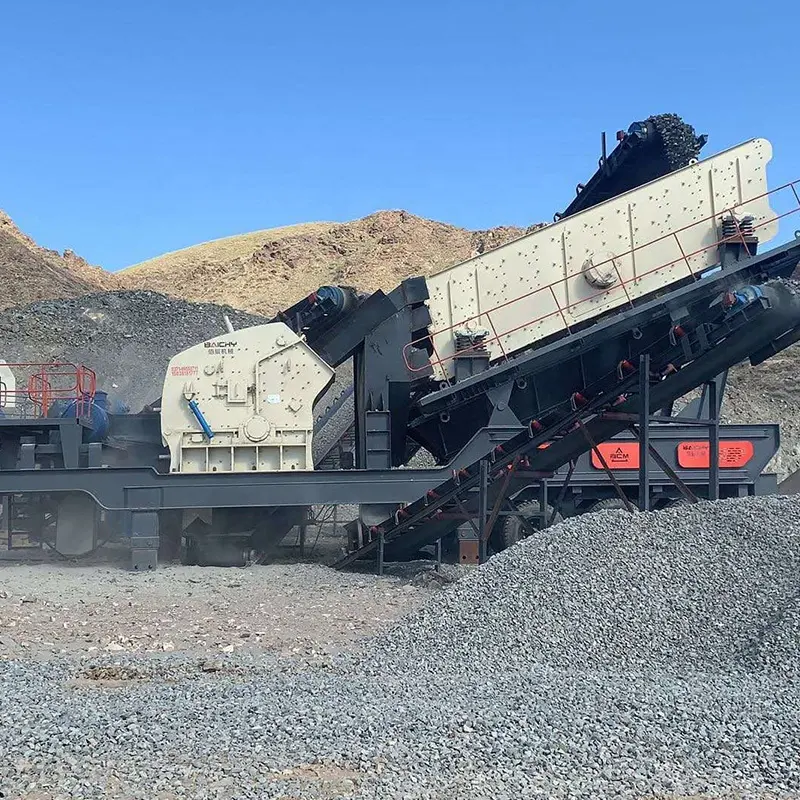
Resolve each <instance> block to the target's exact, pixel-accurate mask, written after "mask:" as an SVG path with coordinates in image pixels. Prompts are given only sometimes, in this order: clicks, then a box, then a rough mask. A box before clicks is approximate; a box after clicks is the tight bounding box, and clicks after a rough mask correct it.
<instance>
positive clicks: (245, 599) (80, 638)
mask: <svg viewBox="0 0 800 800" xmlns="http://www.w3.org/2000/svg"><path fill="white" fill-rule="evenodd" d="M427 583H428V585H429V586H430V585H435V582H427ZM431 591H432V589H431V588H425V587H424V586H420V585H414V584H413V583H411V582H410V580H408V579H406V578H397V577H383V578H379V577H377V576H375V575H361V574H347V573H342V572H336V571H334V570H331V569H329V568H327V567H323V566H319V565H316V564H287V565H270V566H253V567H249V568H244V569H224V568H219V569H215V568H200V567H182V566H167V567H163V568H160V569H159V570H157V571H155V572H152V573H148V574H133V573H130V572H126V571H125V570H124V569H122V568H121V567H120V566H118V565H116V564H94V565H91V566H74V565H68V564H63V565H62V564H26V565H16V564H8V563H6V564H3V565H0V659H2V658H31V659H47V658H48V657H52V656H69V657H78V658H80V657H92V656H94V655H100V654H103V655H108V654H114V653H120V654H123V653H129V652H145V653H148V652H149V653H154V654H155V653H164V652H176V653H177V652H183V653H186V654H191V655H196V656H198V657H199V658H204V659H209V658H211V659H213V658H214V657H215V656H219V657H222V656H223V655H224V654H228V653H241V652H246V651H257V652H271V653H275V654H281V655H288V656H301V657H305V656H314V655H323V654H328V653H333V652H336V651H339V650H341V649H342V648H346V647H347V646H348V644H350V643H352V642H354V641H356V640H358V639H360V638H362V637H365V636H369V635H371V634H373V633H375V632H376V631H378V630H380V629H381V628H383V627H384V626H385V625H387V624H388V623H390V622H391V621H393V620H395V619H397V618H399V617H401V616H403V615H405V614H407V613H409V612H410V611H412V610H414V609H416V608H418V607H419V605H420V604H421V603H422V602H423V600H424V599H425V598H426V597H428V596H429V594H430V592H431Z"/></svg>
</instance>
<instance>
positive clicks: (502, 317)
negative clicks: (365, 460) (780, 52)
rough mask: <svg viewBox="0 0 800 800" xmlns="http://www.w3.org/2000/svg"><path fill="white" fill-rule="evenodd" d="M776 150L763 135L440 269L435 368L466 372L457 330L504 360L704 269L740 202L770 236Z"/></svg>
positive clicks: (432, 302)
mask: <svg viewBox="0 0 800 800" xmlns="http://www.w3.org/2000/svg"><path fill="white" fill-rule="evenodd" d="M771 158H772V146H771V145H770V143H769V142H768V141H766V140H765V139H753V140H751V141H749V142H746V143H745V144H742V145H739V146H738V147H733V148H731V149H729V150H726V151H724V152H722V153H719V154H718V155H715V156H712V157H710V158H708V159H705V160H703V161H700V162H698V163H696V164H693V165H690V166H687V167H684V168H683V169H680V170H677V171H676V172H673V173H670V174H669V175H666V176H665V177H663V178H660V179H658V180H656V181H652V182H651V183H649V184H645V185H644V186H641V187H639V188H638V189H633V190H631V191H629V192H626V193H625V194H622V195H619V196H618V197H615V198H613V199H611V200H608V201H606V202H604V203H601V204H599V205H597V206H594V207H592V208H588V209H586V210H585V211H582V212H580V213H578V214H575V215H574V216H571V217H567V218H566V219H563V220H560V221H559V222H555V223H553V224H552V225H548V226H546V227H544V228H541V229H539V230H536V231H534V232H532V233H530V234H527V235H525V236H522V237H520V238H519V239H516V240H514V241H511V242H509V243H507V244H505V245H503V246H501V247H498V248H497V249H495V250H491V251H489V252H487V253H485V254H483V255H479V256H476V257H474V258H471V259H469V260H468V261H464V262H462V263H461V264H457V265H455V266H453V267H450V268H448V269H445V270H442V271H441V272H438V273H436V274H434V275H433V276H432V277H429V278H428V279H427V285H428V292H429V295H430V299H429V301H428V305H429V308H430V313H431V318H432V321H433V324H432V325H431V327H430V330H431V332H432V333H433V343H434V347H435V350H436V353H435V354H434V356H433V357H432V362H433V367H434V375H435V377H436V378H437V379H439V380H446V379H448V378H450V377H452V376H453V374H454V371H455V370H454V363H453V358H452V357H453V355H454V353H455V352H456V346H455V342H456V333H457V332H467V333H469V332H479V331H485V332H486V344H487V347H488V350H489V355H490V361H496V360H498V359H500V358H502V357H503V356H504V355H508V354H509V353H514V352H517V351H520V350H522V349H524V348H527V347H530V345H531V344H532V343H534V342H536V341H538V340H540V339H544V338H545V337H548V336H551V335H553V334H556V333H559V332H562V331H565V330H567V328H568V327H569V326H571V325H574V324H577V323H580V322H584V321H586V320H589V319H591V318H593V317H598V316H600V315H601V314H604V313H607V312H609V311H612V310H614V309H615V308H620V307H622V306H624V305H625V304H627V303H628V302H630V301H631V300H634V299H636V298H639V297H643V296H646V295H649V294H651V293H653V292H656V291H658V290H659V289H662V288H664V287H667V286H670V285H671V284H674V283H676V282H677V281H679V280H681V279H683V278H686V277H688V276H689V275H690V274H691V275H697V274H698V273H701V272H703V271H704V270H706V269H708V268H709V267H711V266H712V265H714V264H716V263H718V262H719V254H718V252H717V248H716V247H715V244H716V243H717V242H718V241H719V239H720V219H721V217H722V216H723V215H724V214H725V213H726V212H728V213H730V211H731V209H733V213H734V216H735V217H736V218H737V219H739V220H741V219H742V218H743V217H745V216H751V217H753V225H754V227H755V233H756V235H757V236H758V240H759V242H766V241H769V240H770V239H772V238H773V237H774V236H775V235H776V234H777V229H778V226H777V221H775V214H774V213H773V212H772V210H771V208H770V204H769V197H768V196H765V194H766V192H767V181H766V165H767V163H768V162H769V161H770V159H771ZM673 234H674V235H673Z"/></svg>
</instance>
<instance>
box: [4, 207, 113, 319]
mask: <svg viewBox="0 0 800 800" xmlns="http://www.w3.org/2000/svg"><path fill="white" fill-rule="evenodd" d="M0 282H2V286H3V291H2V293H0V308H9V307H10V306H17V305H22V304H25V303H31V302H34V301H36V300H45V299H50V298H60V297H77V296H79V295H82V294H86V293H87V292H96V291H98V290H104V289H111V288H113V287H114V285H115V284H116V278H115V276H114V275H112V274H111V273H109V272H106V271H105V270H103V269H100V267H93V266H91V265H90V264H89V263H88V262H86V261H84V259H82V258H81V257H80V256H77V255H76V254H75V253H73V252H72V251H71V250H67V251H65V252H64V253H63V254H62V253H57V252H56V251H55V250H46V249H45V248H43V247H39V245H37V244H36V242H34V241H33V239H31V238H30V236H27V235H26V234H24V233H23V232H22V231H21V230H20V229H19V228H18V227H17V226H16V225H15V224H14V223H13V221H12V220H11V218H10V217H9V216H8V215H7V214H6V213H4V212H3V211H0Z"/></svg>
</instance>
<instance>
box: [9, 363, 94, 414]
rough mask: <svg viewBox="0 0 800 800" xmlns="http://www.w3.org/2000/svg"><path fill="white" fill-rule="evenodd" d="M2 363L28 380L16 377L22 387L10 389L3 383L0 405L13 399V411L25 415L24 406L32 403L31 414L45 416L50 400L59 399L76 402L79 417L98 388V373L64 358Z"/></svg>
mask: <svg viewBox="0 0 800 800" xmlns="http://www.w3.org/2000/svg"><path fill="white" fill-rule="evenodd" d="M3 366H5V367H9V368H10V369H12V370H14V371H15V372H21V373H23V374H27V379H25V378H22V379H20V380H19V384H20V385H24V388H17V389H14V390H13V391H12V390H10V389H9V388H8V387H7V386H3V396H2V397H0V407H4V406H7V404H8V402H9V398H12V399H14V401H15V404H14V405H15V408H16V409H17V411H16V412H15V413H18V414H20V415H23V414H25V412H26V411H27V409H26V406H27V405H28V403H31V404H32V405H33V414H34V415H36V416H46V415H47V413H48V411H49V410H50V408H51V407H52V405H53V403H54V402H56V401H57V400H62V401H66V402H68V403H69V402H72V401H74V402H75V404H76V416H78V417H82V416H84V415H85V414H87V413H88V412H89V410H90V406H91V403H92V401H93V400H94V396H95V393H96V391H97V376H96V375H95V373H94V371H93V370H91V369H89V368H88V367H85V366H83V365H82V364H73V363H71V362H66V361H52V362H31V361H26V362H7V363H4V364H3ZM17 401H20V402H17ZM5 410H6V411H8V410H9V409H8V408H6V409H5Z"/></svg>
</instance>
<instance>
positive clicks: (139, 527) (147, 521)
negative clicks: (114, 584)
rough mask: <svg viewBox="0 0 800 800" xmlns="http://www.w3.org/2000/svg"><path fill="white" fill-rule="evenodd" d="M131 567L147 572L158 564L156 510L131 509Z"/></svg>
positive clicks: (137, 570)
mask: <svg viewBox="0 0 800 800" xmlns="http://www.w3.org/2000/svg"><path fill="white" fill-rule="evenodd" d="M130 514H131V516H130V524H131V528H130V530H131V569H132V570H133V571H135V572H147V571H148V570H153V569H155V568H156V567H157V566H158V544H159V535H158V512H157V511H131V512H130Z"/></svg>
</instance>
